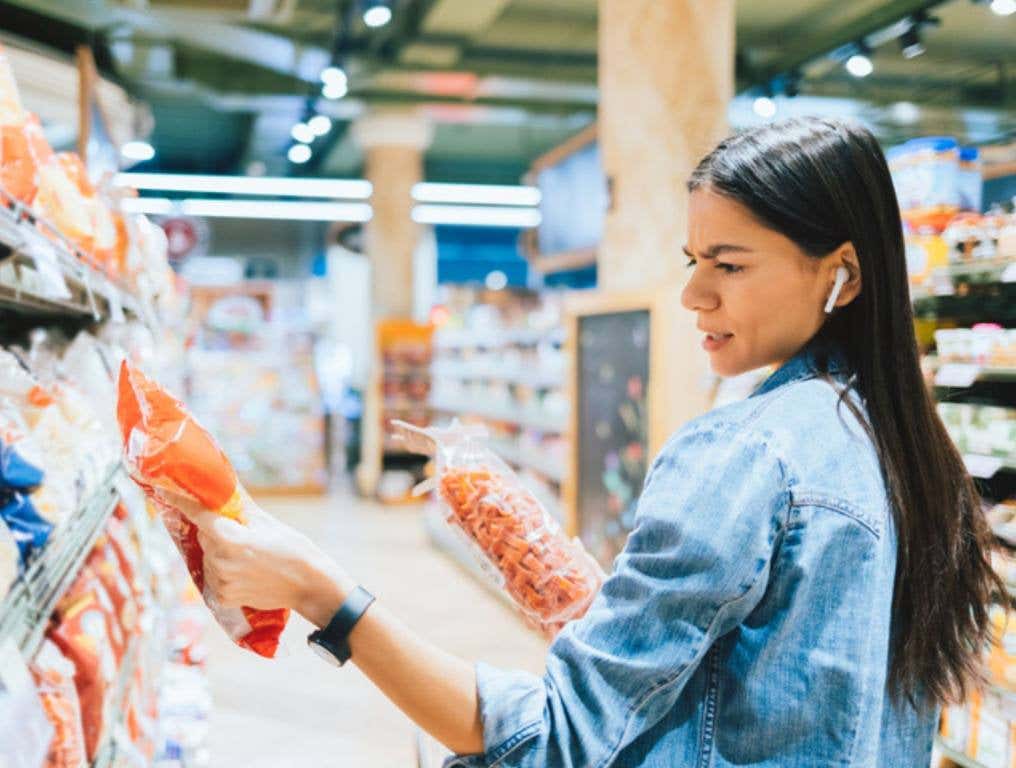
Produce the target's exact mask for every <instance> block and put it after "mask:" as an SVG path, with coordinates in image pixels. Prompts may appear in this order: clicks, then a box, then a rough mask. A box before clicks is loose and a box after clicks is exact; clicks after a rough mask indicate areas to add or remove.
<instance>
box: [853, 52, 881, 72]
mask: <svg viewBox="0 0 1016 768" xmlns="http://www.w3.org/2000/svg"><path fill="white" fill-rule="evenodd" d="M846 67H847V72H849V73H850V74H851V75H853V76H854V77H867V76H868V75H870V74H871V73H872V72H874V71H875V65H874V64H872V62H871V58H870V57H869V56H868V54H867V53H865V52H863V51H862V52H860V53H855V54H854V55H853V56H851V57H850V58H849V59H847V64H846Z"/></svg>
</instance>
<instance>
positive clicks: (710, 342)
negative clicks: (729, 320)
mask: <svg viewBox="0 0 1016 768" xmlns="http://www.w3.org/2000/svg"><path fill="white" fill-rule="evenodd" d="M732 338H734V334H732V333H707V334H706V337H705V339H703V340H702V348H703V349H705V351H706V352H715V351H716V350H718V349H720V348H721V347H723V346H724V345H725V344H726V343H727V342H728V341H730V340H731V339H732Z"/></svg>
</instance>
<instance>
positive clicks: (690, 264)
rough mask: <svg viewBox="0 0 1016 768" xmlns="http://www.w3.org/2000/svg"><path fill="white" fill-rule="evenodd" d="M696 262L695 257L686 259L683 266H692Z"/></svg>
mask: <svg viewBox="0 0 1016 768" xmlns="http://www.w3.org/2000/svg"><path fill="white" fill-rule="evenodd" d="M697 263H698V262H696V261H695V259H688V263H687V264H686V265H685V266H687V267H694V266H695V265H696V264H697Z"/></svg>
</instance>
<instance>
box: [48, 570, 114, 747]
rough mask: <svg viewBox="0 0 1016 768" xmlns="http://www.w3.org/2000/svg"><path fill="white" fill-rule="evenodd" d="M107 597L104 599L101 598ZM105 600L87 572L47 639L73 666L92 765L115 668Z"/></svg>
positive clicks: (102, 731)
mask: <svg viewBox="0 0 1016 768" xmlns="http://www.w3.org/2000/svg"><path fill="white" fill-rule="evenodd" d="M104 598H105V599H104ZM108 600H109V598H108V596H105V590H103V588H102V585H101V584H100V583H99V582H98V580H97V579H96V578H95V576H94V575H93V574H91V573H90V572H89V569H88V568H87V567H86V568H84V569H83V570H82V573H81V575H80V576H79V577H78V579H77V581H75V582H74V584H73V585H72V586H71V588H70V590H69V591H68V592H67V594H66V595H65V596H64V598H63V599H62V600H61V601H60V604H59V605H58V606H57V609H56V613H55V614H54V618H55V620H56V621H55V625H54V626H53V628H52V629H50V631H49V633H48V637H49V639H50V640H52V641H53V643H54V644H55V645H56V646H57V647H58V648H59V649H60V651H61V652H62V653H63V655H64V656H66V657H67V658H68V659H70V661H71V662H73V663H74V670H75V671H74V686H75V688H77V691H78V698H79V700H80V702H81V727H82V731H83V733H84V736H85V749H86V751H87V753H88V759H89V760H94V759H95V756H96V753H97V752H98V749H99V746H100V745H101V744H102V740H103V736H104V735H105V732H106V728H107V726H108V724H109V722H110V714H111V713H110V712H108V706H109V701H108V699H109V693H110V690H111V688H112V686H113V683H114V682H115V680H116V673H117V668H118V662H117V655H118V654H117V653H116V652H115V651H114V648H115V647H117V645H116V643H115V640H114V637H113V635H114V632H113V630H114V628H115V627H114V623H113V620H112V616H111V615H110V614H111V610H112V609H111V607H110V606H109V605H108Z"/></svg>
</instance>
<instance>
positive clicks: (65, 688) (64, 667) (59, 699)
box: [32, 640, 88, 768]
mask: <svg viewBox="0 0 1016 768" xmlns="http://www.w3.org/2000/svg"><path fill="white" fill-rule="evenodd" d="M74 674H75V670H74V664H73V663H71V661H70V660H69V659H67V658H66V657H65V656H64V655H63V654H62V653H61V652H60V649H59V648H57V647H56V645H54V644H53V641H51V640H44V641H43V643H42V647H41V648H40V650H39V652H38V654H36V656H35V660H34V661H33V662H32V676H33V677H34V678H35V685H36V687H37V688H38V689H39V699H40V701H41V702H42V708H43V710H44V711H45V712H46V717H47V718H48V719H49V722H50V724H51V725H52V726H53V741H51V742H50V744H49V754H48V755H47V757H46V763H45V766H44V768H78V766H81V765H84V764H85V763H87V762H88V756H87V755H86V754H85V735H84V732H83V731H82V730H81V702H80V700H79V699H78V690H77V688H76V687H75V685H74Z"/></svg>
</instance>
